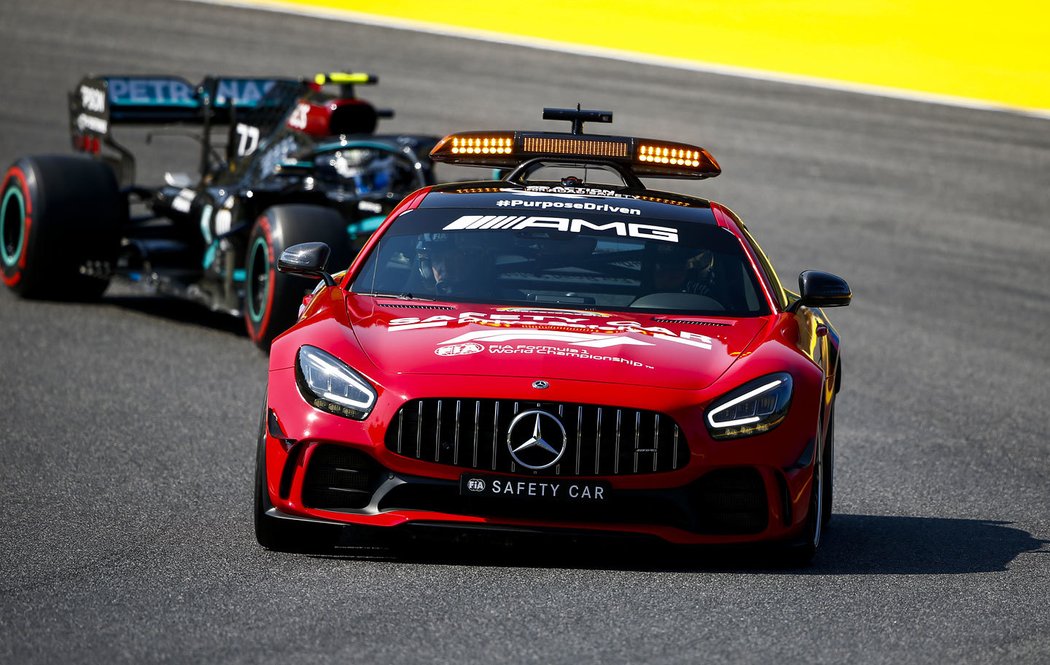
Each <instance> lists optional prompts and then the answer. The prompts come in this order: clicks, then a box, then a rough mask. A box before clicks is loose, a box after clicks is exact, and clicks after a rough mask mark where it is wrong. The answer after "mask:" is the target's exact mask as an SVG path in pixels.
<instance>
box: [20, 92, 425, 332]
mask: <svg viewBox="0 0 1050 665" xmlns="http://www.w3.org/2000/svg"><path fill="white" fill-rule="evenodd" d="M376 82H377V78H376V77H375V76H373V75H370V74H348V73H332V74H318V75H317V76H316V77H314V78H313V79H286V78H220V77H208V78H205V79H204V80H203V81H202V82H201V83H200V84H198V85H192V84H190V83H189V82H188V81H186V80H185V79H182V78H178V77H170V76H149V77H143V76H100V77H88V78H85V79H83V80H82V81H81V82H80V83H79V85H78V86H77V87H76V89H75V90H74V91H73V92H72V93H70V96H69V109H70V134H71V136H72V141H73V148H74V149H75V150H76V151H77V152H79V153H82V154H81V155H63V156H31V157H23V158H22V159H19V160H18V161H16V162H15V163H14V164H13V165H12V166H11V167H10V168H9V169H8V171H7V173H6V175H5V176H4V180H3V187H2V189H0V192H2V194H0V268H2V275H0V276H2V278H3V281H4V283H5V284H7V286H8V287H10V288H11V289H13V290H14V291H15V292H17V293H18V294H19V295H21V296H23V297H26V298H49V299H77V300H80V299H90V298H97V297H99V296H101V295H102V293H103V292H104V291H105V289H106V286H107V284H108V283H109V282H110V280H111V278H122V279H126V280H130V281H131V282H135V283H139V284H142V285H144V286H146V287H148V288H149V289H150V290H152V291H155V292H158V293H163V294H168V295H173V296H177V297H181V298H186V299H189V300H194V301H198V302H200V303H203V304H204V305H206V306H207V307H209V308H211V309H213V310H218V311H224V312H228V313H230V314H232V315H236V316H243V317H244V321H245V324H246V327H247V330H248V334H249V336H250V337H251V339H252V340H253V341H254V342H255V343H256V344H257V345H258V346H259V347H261V348H263V349H267V348H269V345H270V342H271V341H272V340H273V338H274V337H276V336H277V335H278V334H279V333H281V332H282V331H283V330H284V329H285V328H287V327H288V326H289V325H291V324H292V323H293V322H294V321H295V318H296V314H297V310H298V306H299V305H300V304H301V301H302V296H303V294H304V293H305V292H307V291H308V290H309V289H310V288H312V286H313V284H312V283H311V282H310V281H308V280H306V279H304V278H302V277H295V276H289V275H286V274H282V273H279V272H277V270H276V263H277V257H279V256H280V255H281V252H282V251H283V250H284V249H285V248H286V247H289V246H291V245H295V244H297V243H301V242H306V241H320V242H324V243H326V244H328V245H329V246H330V247H331V248H332V252H333V261H332V265H349V263H350V261H351V259H352V258H353V256H354V255H355V254H356V252H357V250H358V249H360V247H361V246H362V244H363V243H364V240H365V239H366V238H367V237H368V236H369V235H370V234H371V232H372V231H373V230H375V228H376V227H378V225H379V223H380V222H381V221H382V220H383V219H384V218H385V216H386V215H387V213H389V212H390V210H391V209H393V207H394V206H395V205H396V204H397V203H398V202H399V201H400V200H401V199H402V198H403V197H404V196H405V195H406V194H408V193H410V192H412V191H415V190H416V189H418V188H420V187H422V186H425V185H429V184H433V183H434V175H433V168H432V163H431V162H430V159H429V157H428V155H429V152H430V149H431V148H432V147H433V146H434V144H435V143H436V142H437V139H438V137H431V136H421V135H380V134H376V133H375V130H376V125H377V124H378V121H379V119H380V118H389V117H392V116H393V112H392V111H388V110H378V109H376V108H375V107H374V106H373V105H372V104H370V103H369V102H367V101H365V100H363V99H359V98H357V97H356V96H355V94H354V86H355V85H359V84H370V83H376ZM115 125H140V126H158V125H160V126H165V129H162V130H159V131H165V132H169V133H170V132H172V131H182V132H185V131H186V130H185V129H177V128H179V127H187V126H188V127H189V128H190V130H189V131H190V133H191V135H192V136H193V137H194V138H195V139H197V140H198V141H199V143H200V167H199V172H198V173H195V174H186V173H166V174H165V176H164V181H165V182H164V184H163V185H160V186H156V187H146V186H143V185H140V184H137V183H136V175H135V166H136V163H135V159H134V157H133V155H132V153H131V151H130V150H129V149H127V148H126V147H125V146H124V145H122V144H121V143H118V142H117V140H116V138H115V137H114V135H113V132H112V129H113V127H114V126H115ZM172 127H174V128H176V129H172ZM154 133H156V132H154ZM224 134H225V136H223V135H224ZM152 135H153V133H151V134H148V135H147V138H150V137H152Z"/></svg>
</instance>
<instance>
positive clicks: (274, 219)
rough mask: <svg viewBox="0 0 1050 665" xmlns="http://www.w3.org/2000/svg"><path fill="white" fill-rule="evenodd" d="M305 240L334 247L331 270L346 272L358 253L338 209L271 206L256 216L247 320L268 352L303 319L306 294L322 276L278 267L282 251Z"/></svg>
mask: <svg viewBox="0 0 1050 665" xmlns="http://www.w3.org/2000/svg"><path fill="white" fill-rule="evenodd" d="M303 242H323V243H326V244H327V245H328V246H329V247H330V248H331V250H332V254H331V256H330V258H329V259H328V268H329V270H330V271H332V272H334V270H332V269H333V268H334V269H336V270H342V269H343V268H345V267H346V266H348V265H350V261H352V260H353V258H354V252H353V249H352V248H351V245H350V237H349V235H348V234H347V232H346V220H345V219H344V218H343V216H342V215H340V214H339V213H338V212H336V211H335V210H332V209H331V208H324V207H321V206H312V205H280V206H273V207H272V208H267V209H266V210H264V211H263V213H262V214H261V215H260V216H259V219H258V220H256V222H255V226H254V227H253V228H252V232H251V235H250V236H249V238H248V251H247V254H246V256H245V287H244V307H243V309H244V324H245V327H246V328H247V330H248V336H249V337H251V339H252V342H254V343H255V345H256V346H258V347H259V348H260V349H262V350H263V351H268V350H269V349H270V344H271V343H273V340H274V338H275V337H277V336H278V335H280V334H281V333H282V332H284V331H285V330H287V329H288V328H289V327H291V326H292V324H294V323H295V321H296V318H298V313H299V305H301V304H302V301H303V296H304V295H306V294H307V293H309V292H310V291H311V290H312V289H313V287H314V286H315V285H316V284H317V280H311V279H307V278H305V277H300V276H297V275H288V274H285V273H281V272H278V271H277V259H278V257H280V256H281V252H283V251H284V250H286V249H288V248H289V247H291V246H292V245H297V244H299V243H303Z"/></svg>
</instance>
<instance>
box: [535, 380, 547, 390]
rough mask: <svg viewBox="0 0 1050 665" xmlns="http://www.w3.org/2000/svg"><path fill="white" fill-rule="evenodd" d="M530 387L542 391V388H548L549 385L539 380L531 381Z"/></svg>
mask: <svg viewBox="0 0 1050 665" xmlns="http://www.w3.org/2000/svg"><path fill="white" fill-rule="evenodd" d="M532 387H533V388H535V389H537V390H543V389H544V388H550V387H551V384H549V383H547V382H546V381H544V380H543V379H540V380H539V381H533V382H532Z"/></svg>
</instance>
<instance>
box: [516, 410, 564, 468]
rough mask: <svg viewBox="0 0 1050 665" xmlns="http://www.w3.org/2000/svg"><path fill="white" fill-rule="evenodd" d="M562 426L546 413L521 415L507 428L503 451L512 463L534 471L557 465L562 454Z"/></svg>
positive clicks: (525, 412) (523, 412)
mask: <svg viewBox="0 0 1050 665" xmlns="http://www.w3.org/2000/svg"><path fill="white" fill-rule="evenodd" d="M567 442H568V437H567V436H566V435H565V426H564V425H562V424H561V421H560V420H558V419H557V418H556V417H554V416H553V415H551V414H549V413H547V412H546V411H539V410H532V411H522V412H521V413H519V414H518V415H517V416H515V417H514V420H512V421H511V422H510V427H509V428H507V448H508V449H509V450H510V456H511V457H513V458H514V461H515V462H517V463H518V464H520V465H522V466H523V467H525V468H526V469H532V470H534V471H538V470H540V469H547V468H549V467H552V466H554V465H555V464H557V463H558V460H560V459H561V456H562V455H564V454H565V445H566V443H567Z"/></svg>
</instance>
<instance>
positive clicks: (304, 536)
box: [252, 409, 340, 553]
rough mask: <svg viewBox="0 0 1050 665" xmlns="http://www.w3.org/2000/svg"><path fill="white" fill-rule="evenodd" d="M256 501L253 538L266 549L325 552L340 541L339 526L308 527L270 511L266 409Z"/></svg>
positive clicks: (258, 455) (261, 429)
mask: <svg viewBox="0 0 1050 665" xmlns="http://www.w3.org/2000/svg"><path fill="white" fill-rule="evenodd" d="M254 485H255V492H254V494H255V498H254V501H253V511H252V512H253V514H254V522H255V539H256V541H258V543H259V544H260V545H262V546H263V547H265V548H266V549H268V550H274V551H276V552H300V553H303V552H324V551H327V550H330V549H331V548H332V547H334V546H335V545H336V544H337V543H338V540H339V530H340V527H337V526H327V525H320V524H310V523H308V522H300V521H296V520H294V519H288V518H281V517H276V516H274V515H272V514H271V513H270V512H269V511H270V509H271V508H272V507H273V504H272V503H271V502H270V491H269V487H268V484H267V482H266V410H265V409H263V415H262V422H260V423H259V438H258V441H257V442H256V449H255V482H254Z"/></svg>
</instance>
